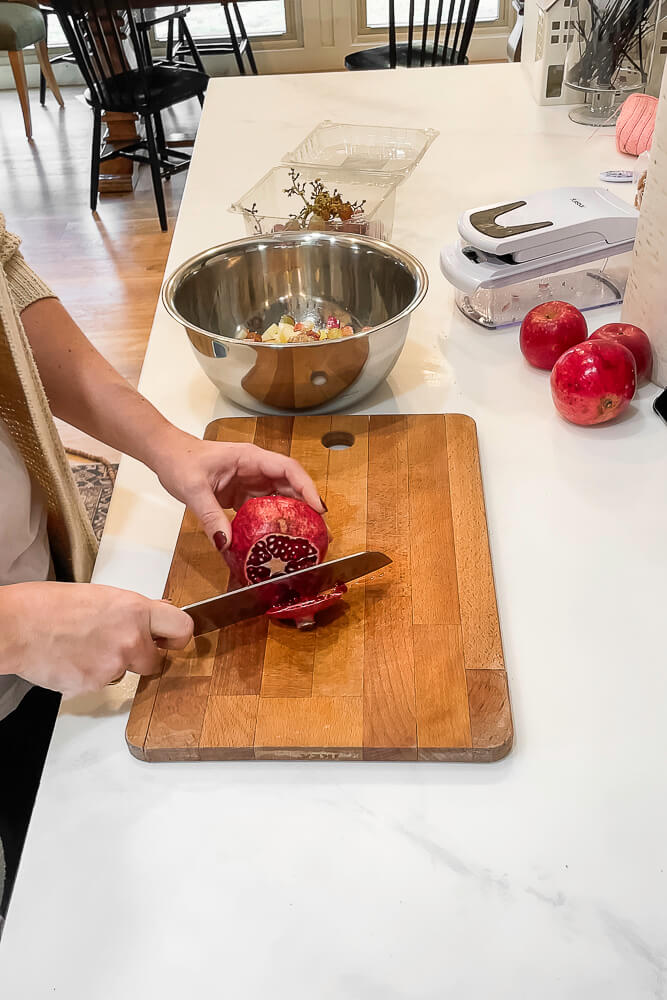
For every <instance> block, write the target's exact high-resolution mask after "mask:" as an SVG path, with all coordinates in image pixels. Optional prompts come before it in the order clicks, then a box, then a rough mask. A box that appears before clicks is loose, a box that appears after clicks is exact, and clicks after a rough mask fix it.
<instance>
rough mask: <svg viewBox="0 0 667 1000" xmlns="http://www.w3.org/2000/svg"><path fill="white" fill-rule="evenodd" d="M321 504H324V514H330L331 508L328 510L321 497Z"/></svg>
mask: <svg viewBox="0 0 667 1000" xmlns="http://www.w3.org/2000/svg"><path fill="white" fill-rule="evenodd" d="M320 503H321V504H322V506H323V507H324V513H325V514H327V513H328V512H329V508H328V507H327V505H326V504H325V502H324V500H323V499H322V497H320Z"/></svg>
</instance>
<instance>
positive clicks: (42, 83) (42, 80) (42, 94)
mask: <svg viewBox="0 0 667 1000" xmlns="http://www.w3.org/2000/svg"><path fill="white" fill-rule="evenodd" d="M44 42H45V43H46V47H47V49H48V47H49V19H48V17H47V15H46V14H44ZM39 103H40V104H41V105H42V107H44V105H45V104H46V77H45V76H44V74H43V73H42V70H41V67H40V70H39Z"/></svg>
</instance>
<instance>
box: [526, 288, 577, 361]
mask: <svg viewBox="0 0 667 1000" xmlns="http://www.w3.org/2000/svg"><path fill="white" fill-rule="evenodd" d="M587 336H588V329H587V327H586V320H585V319H584V317H583V316H582V314H581V313H580V312H579V310H578V309H577V308H576V306H571V305H570V304H569V303H568V302H558V301H556V302H543V303H542V304H541V305H539V306H535V308H534V309H531V310H530V312H529V313H528V315H527V316H526V317H525V318H524V321H523V323H522V324H521V332H520V333H519V345H520V347H521V351H522V353H523V356H524V358H525V359H526V361H529V362H530V363H531V365H534V366H535V368H544V369H546V371H551V369H552V368H553V366H554V365H555V364H556V362H557V361H558V359H559V357H560V356H561V354H563V353H564V352H565V351H567V349H568V348H570V347H574V345H575V344H580V343H581V342H582V340H586V337H587Z"/></svg>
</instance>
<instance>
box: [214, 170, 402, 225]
mask: <svg viewBox="0 0 667 1000" xmlns="http://www.w3.org/2000/svg"><path fill="white" fill-rule="evenodd" d="M290 169H291V168H290V166H288V165H287V164H285V165H283V166H279V167H273V169H272V170H270V171H269V172H268V174H266V175H265V176H264V177H262V179H261V180H260V181H258V183H257V184H255V185H254V186H253V187H252V188H250V190H249V191H246V193H245V194H244V195H243V196H242V197H241V198H239V199H238V201H235V202H234V204H233V205H232V206H231V211H232V212H238V213H239V214H240V215H242V216H243V218H244V221H245V225H246V233H247V234H248V236H262V235H271V234H272V233H280V232H283V231H284V230H285V229H286V228H290V229H293V228H297V229H299V228H304V229H308V228H318V229H320V230H321V229H324V230H327V229H328V230H331V231H333V232H342V233H353V234H355V235H358V236H372V237H374V238H376V239H380V240H390V239H391V234H392V230H393V227H394V210H395V207H396V187H397V185H398V184H399V182H400V181H401V179H402V178H401V175H400V174H395V175H391V174H383V173H372V172H370V171H353V170H322V169H318V168H316V167H307V166H304V167H301V166H298V167H297V166H294V169H295V170H297V172H298V174H299V183H302V182H306V184H308V185H310V183H311V182H312V181H315V180H321V181H322V182H323V184H324V185H325V187H326V188H327V189H328V190H329V191H330V192H331V193H333V191H334V190H338V191H340V194H341V196H342V198H343V199H344V200H345V201H349V202H351V203H353V202H363V203H364V204H363V209H362V210H361V212H359V213H358V214H355V215H354V216H353V217H352V219H350V220H348V221H346V222H343V221H340V220H336V219H334V220H332V221H330V222H327V223H326V224H324V225H319V224H318V225H317V226H312V225H310V226H309V225H305V226H301V225H299V224H295V223H294V218H293V217H294V216H295V215H297V214H298V213H299V211H300V209H302V208H303V201H301V200H300V199H299V198H298V197H296V196H294V195H293V196H292V197H289V196H288V195H287V194H286V193H285V189H286V188H289V187H290V186H291V184H292V178H291V177H290Z"/></svg>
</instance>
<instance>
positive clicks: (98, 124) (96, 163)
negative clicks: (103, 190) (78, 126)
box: [90, 108, 102, 212]
mask: <svg viewBox="0 0 667 1000" xmlns="http://www.w3.org/2000/svg"><path fill="white" fill-rule="evenodd" d="M101 155H102V112H101V111H100V109H99V108H93V148H92V154H91V158H90V211H91V212H94V211H95V210H96V209H97V193H98V190H99V186H100V156H101Z"/></svg>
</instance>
